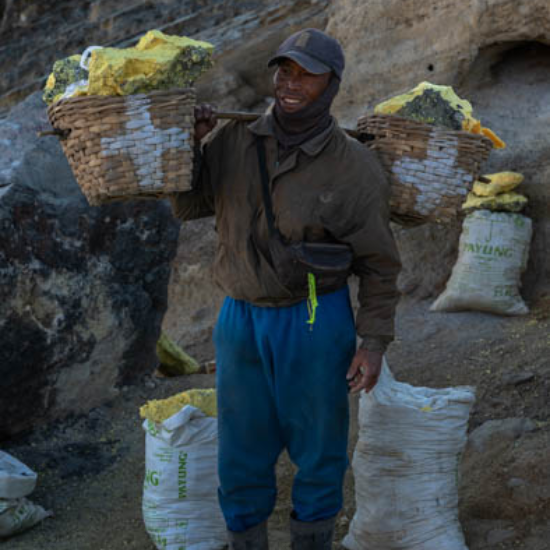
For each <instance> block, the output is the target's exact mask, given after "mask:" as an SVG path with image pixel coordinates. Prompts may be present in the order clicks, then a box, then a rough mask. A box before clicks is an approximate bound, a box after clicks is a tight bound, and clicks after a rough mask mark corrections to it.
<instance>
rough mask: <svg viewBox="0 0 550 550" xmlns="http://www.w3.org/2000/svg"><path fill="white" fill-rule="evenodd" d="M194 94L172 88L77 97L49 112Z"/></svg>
mask: <svg viewBox="0 0 550 550" xmlns="http://www.w3.org/2000/svg"><path fill="white" fill-rule="evenodd" d="M190 92H192V93H193V94H196V88H194V87H189V88H170V89H169V90H152V91H151V92H148V93H142V94H129V95H84V96H77V97H66V98H65V99H60V100H59V101H56V102H55V103H52V104H51V105H49V106H48V109H47V112H48V114H49V113H53V112H54V111H56V110H57V109H62V108H63V107H69V106H76V105H81V106H82V105H85V104H86V103H90V104H94V103H99V102H100V103H102V104H103V105H118V104H122V103H125V102H126V101H127V100H128V98H132V99H146V98H162V97H166V98H170V97H177V96H179V95H182V94H189V93H190Z"/></svg>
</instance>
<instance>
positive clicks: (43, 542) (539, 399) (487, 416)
mask: <svg viewBox="0 0 550 550" xmlns="http://www.w3.org/2000/svg"><path fill="white" fill-rule="evenodd" d="M428 308H429V303H428V302H427V301H422V302H413V301H409V300H406V299H405V300H403V301H402V303H401V304H400V307H399V314H398V339H397V341H396V342H395V343H394V344H393V345H392V347H391V349H390V351H389V353H388V362H389V364H390V367H391V368H392V370H393V372H394V374H395V375H396V377H397V378H398V379H399V380H401V381H404V382H408V383H411V384H414V385H425V386H432V387H445V386H457V385H472V386H475V387H476V397H477V400H476V404H475V406H474V409H473V411H472V414H471V419H470V438H469V443H468V446H467V449H466V452H465V455H464V457H463V461H462V481H461V486H460V496H461V504H460V515H461V521H462V525H463V528H464V531H465V535H466V540H467V543H468V546H469V548H470V550H483V549H486V548H487V549H493V548H494V549H501V550H511V549H516V548H521V549H523V550H544V549H547V548H548V542H547V541H548V538H549V537H550V483H549V481H548V480H549V479H550V459H549V457H548V448H550V399H549V396H550V353H549V350H550V331H549V327H550V300H548V299H547V300H539V302H538V303H537V304H532V310H531V313H530V314H529V315H528V316H526V317H521V318H519V317H516V318H504V317H498V316H493V315H490V314H485V313H455V314H444V313H430V312H429V310H428ZM209 353H210V354H212V350H211V349H210V348H209V347H208V346H207V347H206V348H205V349H204V350H203V354H204V355H205V356H207V355H208V354H209ZM213 385H214V376H213V375H211V374H201V375H193V376H187V377H177V378H159V377H157V376H155V375H154V366H152V368H151V375H150V376H147V377H145V378H144V379H143V380H142V381H141V383H139V384H137V385H133V386H128V387H123V388H122V389H121V393H120V396H119V398H118V399H116V400H115V401H113V402H112V403H111V404H110V405H108V406H104V407H100V408H97V409H95V410H93V411H92V412H91V413H90V414H89V415H88V416H86V417H80V418H70V419H67V420H66V421H64V422H62V423H58V424H56V425H53V426H51V427H50V428H48V429H44V430H40V431H36V432H35V433H33V434H30V435H26V436H24V437H20V438H18V439H15V440H11V441H8V442H4V444H3V446H2V448H3V450H5V451H7V452H9V453H11V454H12V455H14V456H16V457H17V458H19V459H20V460H22V461H23V462H24V463H26V464H27V465H28V466H29V467H31V468H32V469H33V470H35V471H36V472H37V473H38V475H39V482H38V486H37V488H36V490H35V491H34V493H32V495H30V499H31V500H32V501H33V502H35V503H37V504H41V505H42V506H44V507H45V508H47V509H49V510H52V511H53V512H54V516H53V517H52V518H48V519H46V520H44V521H43V522H41V523H40V524H39V525H37V526H35V527H34V528H32V529H30V530H29V531H26V532H24V533H22V534H20V535H17V536H15V537H12V538H11V539H8V540H7V541H5V543H4V544H5V546H4V547H5V548H9V549H10V550H37V549H40V548H44V549H46V548H47V549H50V548H55V549H56V550H92V549H93V550H112V549H115V548H116V549H117V550H121V549H123V548H128V549H135V550H152V549H153V548H154V546H153V545H152V543H151V542H150V540H149V538H148V536H147V534H146V532H145V529H144V527H143V522H142V516H141V493H142V483H143V476H144V433H143V430H142V428H141V421H140V419H139V416H138V409H139V407H140V406H141V405H142V404H143V403H145V402H146V401H147V400H148V399H151V398H162V397H166V396H169V395H172V394H174V393H176V392H179V391H182V390H185V389H188V388H192V387H201V388H202V387H212V386H213ZM352 407H353V413H354V416H355V414H356V411H357V400H356V398H353V399H352ZM513 418H516V419H518V418H519V419H524V420H506V421H505V419H513ZM525 419H528V420H525ZM488 421H494V422H488ZM356 437H357V426H356V423H355V422H354V424H353V427H352V437H351V440H350V453H351V452H352V451H353V445H354V443H355V440H356ZM278 469H279V484H280V495H279V501H278V504H277V508H276V510H275V513H274V514H273V516H272V520H271V524H270V529H271V540H272V547H273V548H286V547H288V538H287V534H286V522H287V517H288V513H289V495H290V487H291V478H292V466H291V464H290V463H289V461H288V460H287V458H286V457H283V458H282V459H281V461H280V464H279V466H278ZM353 513H354V493H353V474H352V472H351V471H350V472H349V475H348V478H347V481H346V499H345V507H344V510H343V512H342V514H341V516H340V518H339V522H338V530H337V539H338V540H341V539H342V538H343V536H344V535H345V533H346V532H347V528H348V525H349V521H350V519H351V518H352V516H353Z"/></svg>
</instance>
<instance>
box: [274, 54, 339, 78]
mask: <svg viewBox="0 0 550 550" xmlns="http://www.w3.org/2000/svg"><path fill="white" fill-rule="evenodd" d="M283 59H292V61H295V62H296V63H298V65H300V67H302V68H303V69H305V70H306V71H307V72H309V73H311V74H324V73H330V72H331V71H332V69H331V68H330V67H329V66H328V65H325V64H324V63H322V62H321V61H319V60H318V59H315V58H314V57H311V56H310V55H307V54H305V53H304V52H298V51H290V52H285V53H284V54H282V55H276V56H275V57H272V58H271V59H270V60H269V61H268V63H267V66H268V67H272V66H273V65H276V64H278V63H280V62H281V61H282V60H283Z"/></svg>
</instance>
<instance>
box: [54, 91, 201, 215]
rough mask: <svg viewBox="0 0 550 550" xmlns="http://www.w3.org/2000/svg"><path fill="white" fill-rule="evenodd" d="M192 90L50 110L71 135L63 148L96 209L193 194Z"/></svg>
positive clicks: (69, 102) (70, 103) (88, 100)
mask: <svg viewBox="0 0 550 550" xmlns="http://www.w3.org/2000/svg"><path fill="white" fill-rule="evenodd" d="M194 105H195V91H194V89H181V90H170V91H159V92H151V93H150V94H146V95H145V94H140V95H133V96H124V97H112V96H106V97H104V96H88V97H76V98H69V99H64V100H62V101H59V102H57V103H54V104H53V105H51V106H50V107H49V109H48V117H49V119H50V123H51V125H52V126H53V127H54V128H55V129H56V130H62V131H63V130H65V131H69V133H68V136H67V137H66V138H64V139H61V145H62V147H63V151H64V152H65V156H66V157H67V159H68V161H69V165H70V166H71V169H72V171H73V173H74V175H75V177H76V180H77V182H78V184H79V186H80V188H81V189H82V192H83V193H84V195H85V196H86V198H87V199H88V202H89V203H90V204H91V205H92V206H97V205H100V204H104V203H107V202H111V201H115V200H121V199H136V198H151V199H152V198H159V197H163V196H167V195H170V194H172V193H176V192H181V191H187V190H189V189H190V188H191V174H192V168H193V124H194V118H193V109H194Z"/></svg>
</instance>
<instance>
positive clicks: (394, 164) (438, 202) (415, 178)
mask: <svg viewBox="0 0 550 550" xmlns="http://www.w3.org/2000/svg"><path fill="white" fill-rule="evenodd" d="M357 129H358V130H359V131H360V132H364V133H368V134H372V135H373V136H374V137H375V139H374V140H372V141H368V142H367V146H368V147H369V148H371V149H373V150H375V151H377V152H378V155H379V157H380V160H381V162H382V164H383V166H384V168H385V169H386V172H387V174H388V176H389V179H390V182H391V187H392V192H391V199H390V210H391V213H392V217H393V218H394V220H395V221H397V222H399V223H402V224H404V225H415V224H418V223H424V222H429V221H435V222H441V223H446V222H449V221H452V220H453V219H456V217H457V216H458V214H459V213H460V209H461V205H462V203H463V202H464V199H465V198H466V195H467V194H468V192H469V191H470V190H471V188H472V185H473V183H474V181H475V179H476V178H477V177H478V176H479V174H480V170H481V165H482V163H483V162H484V161H485V160H486V159H487V157H488V156H489V152H490V151H491V149H492V143H491V141H490V140H488V139H487V138H485V137H483V136H480V135H476V134H470V133H468V132H462V131H454V130H447V129H445V128H440V127H437V126H431V125H429V124H424V123H422V122H417V121H412V120H408V119H404V118H401V117H396V116H390V115H371V116H364V117H361V118H360V119H359V120H358V123H357Z"/></svg>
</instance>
